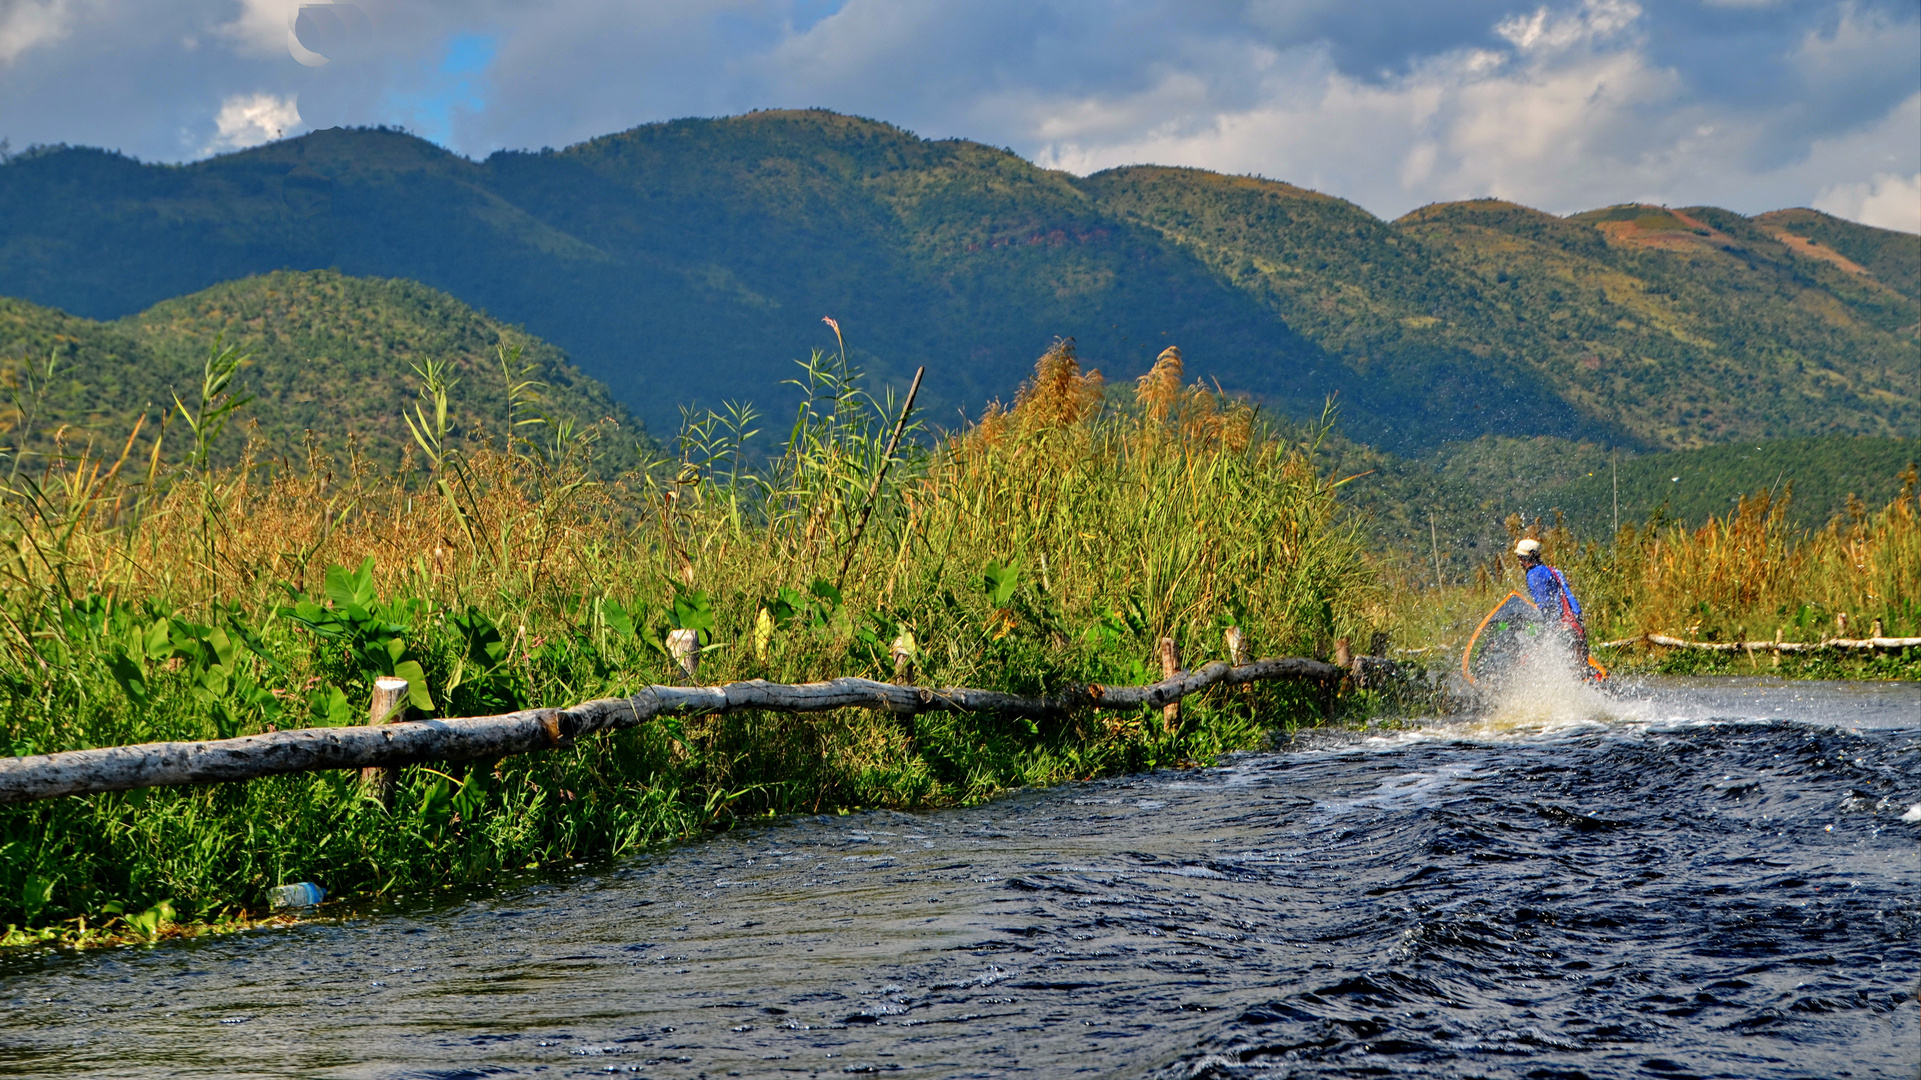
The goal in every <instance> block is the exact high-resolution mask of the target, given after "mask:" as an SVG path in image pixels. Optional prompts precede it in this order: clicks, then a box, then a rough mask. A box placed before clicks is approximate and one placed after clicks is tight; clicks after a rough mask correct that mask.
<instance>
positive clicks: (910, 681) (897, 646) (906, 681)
mask: <svg viewBox="0 0 1921 1080" xmlns="http://www.w3.org/2000/svg"><path fill="white" fill-rule="evenodd" d="M887 651H888V652H889V653H891V654H892V655H893V657H894V683H895V685H897V686H912V685H914V657H915V655H916V654H917V653H918V652H919V649H917V648H916V647H915V643H914V632H913V631H912V630H902V631H901V632H900V634H899V635H898V636H896V637H895V638H894V641H893V644H891V645H889V646H888V647H887Z"/></svg>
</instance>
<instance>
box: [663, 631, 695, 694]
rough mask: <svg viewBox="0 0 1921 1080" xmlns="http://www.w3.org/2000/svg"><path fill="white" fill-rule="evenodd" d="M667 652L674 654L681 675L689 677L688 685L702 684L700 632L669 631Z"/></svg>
mask: <svg viewBox="0 0 1921 1080" xmlns="http://www.w3.org/2000/svg"><path fill="white" fill-rule="evenodd" d="M667 651H668V652H669V653H672V654H673V657H674V661H675V662H676V663H678V664H679V665H680V670H681V673H682V674H684V675H686V676H687V683H688V685H690V686H692V685H698V684H699V682H700V631H698V630H669V631H667Z"/></svg>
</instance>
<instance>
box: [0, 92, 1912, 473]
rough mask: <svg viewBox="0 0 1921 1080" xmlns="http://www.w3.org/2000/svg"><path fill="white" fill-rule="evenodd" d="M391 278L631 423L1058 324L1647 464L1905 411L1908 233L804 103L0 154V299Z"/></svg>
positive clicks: (1092, 355) (1116, 366)
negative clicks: (1288, 164) (1337, 177)
mask: <svg viewBox="0 0 1921 1080" xmlns="http://www.w3.org/2000/svg"><path fill="white" fill-rule="evenodd" d="M320 267H333V268H337V269H339V270H340V271H342V272H343V273H347V274H356V275H378V276H383V277H404V278H411V279H414V280H418V281H421V282H424V283H426V284H428V285H431V286H433V287H435V288H438V289H444V290H446V291H447V292H449V293H452V294H453V295H454V296H457V297H459V298H460V299H461V300H463V301H465V302H466V303H469V304H473V305H475V306H478V307H482V308H484V309H486V310H487V311H489V312H491V313H493V314H494V315H496V316H498V317H500V318H502V319H505V320H509V321H512V322H515V323H520V324H523V325H525V326H526V327H527V328H528V330H529V331H531V332H532V333H534V334H538V335H539V336H541V337H542V338H545V339H547V340H550V341H553V342H554V343H556V344H557V345H559V346H561V347H563V348H565V349H567V350H568V352H569V354H570V355H571V356H572V357H573V358H574V360H575V361H576V362H577V363H579V364H580V366H581V368H582V369H583V370H584V371H586V372H587V373H588V374H590V375H593V376H595V377H596V378H599V379H601V380H604V381H605V382H606V383H607V384H608V386H609V387H610V388H611V390H612V392H613V394H614V395H615V396H616V397H617V398H619V399H620V400H622V401H623V402H625V403H627V404H628V405H629V406H631V407H632V408H633V409H634V410H635V411H636V412H638V413H639V414H640V415H641V416H642V417H643V418H644V419H646V420H647V421H648V422H649V423H651V424H652V425H654V426H655V427H657V428H671V426H672V425H673V424H674V422H675V421H676V419H677V416H678V407H679V405H681V404H682V403H690V402H700V403H706V404H714V403H717V402H718V401H720V400H721V399H725V398H753V399H757V400H759V401H761V402H762V403H763V404H769V403H773V402H776V401H777V391H776V388H777V387H778V384H779V383H780V381H781V380H782V379H785V378H787V377H788V376H789V375H790V374H791V373H792V371H793V368H792V366H791V364H790V361H791V360H793V359H795V358H797V357H799V356H802V355H804V354H805V352H806V351H807V349H808V348H810V347H812V346H815V345H824V344H830V343H831V340H832V339H831V337H830V336H829V335H828V334H827V332H826V329H825V328H824V327H822V326H821V324H820V318H821V316H823V315H832V316H835V317H836V318H838V319H839V320H840V323H841V325H842V326H843V327H844V328H845V329H846V331H847V333H848V337H849V341H850V344H851V346H852V348H853V351H854V355H855V357H856V359H857V360H858V361H860V362H861V363H862V364H864V366H866V367H868V368H869V369H870V370H871V371H873V372H874V373H875V374H876V375H878V376H880V377H881V378H883V379H887V380H892V381H894V382H897V383H899V382H904V381H905V379H906V377H908V376H910V375H911V374H912V372H913V369H914V366H915V365H917V364H921V363H925V364H927V365H928V369H929V384H928V391H927V394H928V397H927V401H928V403H929V404H930V406H932V407H933V409H934V411H933V412H932V415H934V416H935V417H936V418H937V420H939V419H941V418H944V419H945V420H946V422H948V423H952V422H955V421H958V419H959V416H958V414H956V413H955V412H954V411H953V409H954V408H955V407H962V408H966V409H969V410H974V409H977V408H978V407H979V406H980V405H981V404H983V403H984V402H985V401H986V400H988V399H990V398H992V397H1007V396H1009V395H1011V394H1012V392H1013V390H1014V388H1015V386H1016V385H1017V384H1018V382H1019V380H1020V379H1021V378H1022V377H1023V376H1024V375H1025V374H1026V373H1027V371H1028V370H1029V368H1030V366H1031V364H1032V361H1033V358H1034V357H1035V356H1036V355H1037V354H1038V353H1039V352H1040V351H1041V350H1042V349H1043V348H1044V347H1045V346H1046V344H1047V343H1048V342H1049V341H1050V340H1051V339H1052V338H1053V337H1054V336H1056V335H1062V336H1073V337H1075V338H1076V339H1077V341H1078V343H1079V346H1080V353H1081V355H1082V357H1083V358H1084V359H1085V360H1086V361H1088V362H1089V363H1091V364H1093V365H1096V366H1099V367H1101V368H1102V369H1103V370H1104V371H1106V372H1107V373H1108V374H1109V376H1110V377H1118V378H1127V377H1132V376H1134V375H1137V374H1139V373H1140V372H1141V371H1144V370H1145V369H1146V367H1147V366H1148V365H1149V364H1150V363H1151V362H1152V360H1153V357H1154V356H1155V355H1156V354H1157V353H1158V352H1159V351H1160V350H1161V348H1163V347H1164V346H1165V345H1167V344H1170V343H1178V344H1179V345H1181V347H1182V349H1183V351H1184V352H1185V353H1186V354H1187V356H1188V358H1189V371H1190V373H1191V374H1194V375H1199V376H1202V377H1208V378H1212V379H1217V380H1218V381H1219V382H1220V383H1221V384H1222V385H1223V386H1224V387H1226V388H1228V389H1230V390H1238V391H1246V392H1249V393H1252V394H1255V395H1257V396H1258V397H1260V398H1261V399H1262V400H1263V401H1265V402H1266V403H1268V404H1269V405H1270V407H1272V408H1274V409H1276V410H1277V411H1280V412H1285V413H1293V414H1303V413H1314V412H1318V411H1319V406H1320V403H1321V401H1322V399H1323V398H1324V397H1325V396H1326V395H1328V394H1330V393H1338V394H1339V395H1340V399H1341V401H1342V403H1343V416H1344V421H1345V423H1346V425H1347V427H1348V429H1349V430H1350V431H1351V432H1352V433H1353V434H1354V435H1356V436H1357V437H1360V438H1363V439H1367V440H1370V441H1373V442H1377V443H1379V444H1381V445H1383V446H1388V447H1393V448H1399V449H1405V450H1420V449H1422V448H1426V447H1432V446H1435V445H1438V444H1440V443H1443V442H1447V441H1453V440H1462V439H1471V438H1474V437H1477V436H1481V435H1490V434H1498V435H1511V436H1537V435H1548V436H1559V437H1568V438H1574V439H1585V440H1593V441H1602V442H1611V443H1618V444H1621V445H1624V446H1631V447H1641V448H1646V449H1656V448H1679V447H1686V446H1693V445H1700V444H1704V443H1708V442H1713V441H1717V440H1722V439H1728V438H1747V437H1761V436H1787V435H1813V434H1824V433H1858V434H1869V435H1888V434H1906V433H1912V431H1914V430H1915V429H1916V427H1917V425H1921V345H1917V334H1918V333H1921V294H1918V293H1917V285H1918V283H1921V238H1916V237H1911V236H1906V235H1903V234H1895V233H1888V232H1885V231H1883V230H1875V229H1867V228H1864V227H1862V226H1857V225H1853V224H1850V223H1847V222H1843V221H1839V220H1837V219H1834V218H1829V217H1826V216H1825V215H1820V214H1817V213H1815V212H1813V211H1802V210H1794V211H1782V212H1778V213H1775V214H1771V215H1763V216H1762V217H1759V218H1755V219H1746V218H1741V217H1739V216H1738V215H1734V214H1729V213H1727V212H1724V211H1715V210H1710V209H1697V210H1689V211H1680V212H1675V211H1666V210H1661V209H1659V208H1641V207H1630V208H1616V209H1613V210H1609V211H1602V212H1599V214H1598V215H1596V216H1589V215H1579V216H1577V217H1576V218H1574V219H1560V218H1555V217H1552V216H1550V215H1546V214H1541V213H1538V212H1535V211H1531V210H1527V209H1525V208H1522V207H1515V206H1511V205H1508V204H1502V203H1493V202H1481V203H1464V204H1452V205H1448V206H1437V207H1429V208H1425V209H1424V210H1422V211H1417V212H1416V213H1414V214H1411V215H1409V216H1408V217H1406V218H1403V219H1402V220H1400V221H1396V222H1385V221H1381V220H1379V219H1377V218H1374V217H1372V216H1371V215H1369V214H1367V213H1366V212H1365V211H1362V210H1361V209H1360V208H1358V207H1355V206H1353V205H1352V204H1349V203H1346V202H1344V201H1341V200H1339V199H1334V198H1331V197H1328V196H1325V195H1319V194H1316V193H1313V192H1307V191H1303V190H1301V189H1298V188H1293V187H1290V186H1288V185H1285V184H1278V183H1273V182H1269V181H1262V180H1252V179H1247V178H1235V177H1223V176H1219V175H1216V174H1211V173H1205V172H1199V171H1195V170H1184V169H1158V168H1136V169H1123V170H1115V171H1111V172H1107V173H1102V174H1098V175H1096V176H1092V177H1087V178H1084V179H1080V178H1075V177H1072V176H1069V175H1067V174H1063V173H1055V172H1049V171H1046V170H1042V169H1038V168H1036V167H1034V166H1033V165H1031V164H1029V163H1027V162H1025V161H1022V160H1021V159H1020V158H1018V157H1015V156H1014V155H1012V154H1009V153H1006V152H1003V151H999V150H995V149H992V148H989V147H984V146H980V145H977V144H973V143H968V142H963V141H940V142H931V141H926V140H921V139H918V138H915V137H914V136H913V135H911V134H909V133H907V132H904V131H901V130H900V129H898V128H894V127H891V126H889V125H886V124H881V123H875V122H872V121H867V120H860V119H856V118H851V117H845V116H840V115H837V114H833V113H827V112H819V111H805V112H762V113H753V114H749V115H746V116H740V117H733V118H729V119H723V120H685V121H675V122H672V123H666V124H653V125H648V126H645V127H641V128H636V129H634V130H632V131H627V132H622V133H620V134H616V135H609V136H606V137H603V138H599V139H594V140H591V141H589V142H585V143H582V144H579V145H577V146H573V147H569V148H567V149H565V150H561V151H542V152H539V153H515V152H503V153H499V154H495V155H494V156H492V157H490V158H488V159H487V160H485V161H482V162H474V161H469V160H466V159H464V158H460V157H458V156H455V155H452V154H449V153H447V152H445V151H442V150H440V149H438V148H436V147H434V146H432V145H430V144H428V143H425V142H423V141H421V140H418V139H415V138H412V137H411V136H407V135H404V134H401V133H398V132H392V131H364V130H363V131H345V130H338V129H336V130H330V131H322V132H317V133H314V134H311V135H307V136H303V137H301V138H298V139H291V140H287V141H285V142H280V143H275V144H271V145H268V146H263V147H258V148H255V149H253V150H248V151H244V152H241V153H237V154H231V155H226V156H224V157H220V158H214V159H211V160H208V161H203V162H197V163H194V164H190V165H185V166H149V165H142V164H140V163H137V162H134V161H131V160H129V159H126V158H123V157H119V156H117V155H113V154H108V153H104V152H100V151H92V150H73V149H55V150H39V151H36V152H33V153H29V154H25V155H19V156H16V157H15V158H14V159H13V160H11V161H10V162H9V163H7V164H6V165H4V166H0V294H6V295H16V296H20V297H24V298H26V299H28V300H31V301H34V302H35V303H38V304H43V305H50V306H55V307H59V308H63V309H65V310H68V311H72V312H75V313H77V314H81V315H87V316H91V317H94V318H103V319H104V318H119V317H122V316H125V315H128V314H131V313H133V312H136V311H139V310H142V309H144V308H146V307H149V306H151V305H153V304H155V303H158V302H160V301H162V300H165V299H168V298H171V297H175V296H179V295H182V294H185V293H189V292H194V291H197V290H200V289H204V288H206V287H208V286H210V285H213V284H215V283H218V282H220V281H224V280H229V279H233V278H238V277H244V276H247V275H251V274H257V273H262V272H266V271H271V270H276V269H282V268H292V269H307V268H320Z"/></svg>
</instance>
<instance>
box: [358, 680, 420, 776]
mask: <svg viewBox="0 0 1921 1080" xmlns="http://www.w3.org/2000/svg"><path fill="white" fill-rule="evenodd" d="M407 690H408V686H407V680H405V679H400V678H396V677H394V676H392V675H382V676H381V677H380V678H378V679H375V680H374V696H373V702H372V704H370V705H369V706H368V707H367V723H368V724H369V725H370V726H374V727H378V726H379V725H381V724H398V723H401V722H402V721H404V720H406V719H407ZM360 786H361V787H362V788H363V789H364V790H365V791H366V792H367V794H368V795H369V796H370V797H372V798H373V799H375V800H377V801H379V803H380V805H382V806H385V807H388V808H390V809H391V808H392V807H393V804H394V791H395V790H396V789H398V788H399V787H400V770H399V769H398V768H393V767H387V768H381V767H379V766H369V767H368V768H365V769H362V770H360Z"/></svg>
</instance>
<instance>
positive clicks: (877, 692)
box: [0, 657, 1350, 803]
mask: <svg viewBox="0 0 1921 1080" xmlns="http://www.w3.org/2000/svg"><path fill="white" fill-rule="evenodd" d="M1349 674H1350V672H1349V671H1348V669H1346V668H1342V667H1338V666H1336V665H1334V664H1329V663H1326V662H1323V661H1320V660H1308V659H1303V658H1299V657H1284V658H1280V659H1270V660H1255V661H1253V662H1251V663H1246V664H1241V665H1239V666H1229V665H1227V664H1224V663H1219V662H1215V663H1211V664H1207V665H1205V666H1203V667H1200V668H1197V669H1196V670H1193V671H1183V672H1178V673H1176V674H1175V675H1174V676H1173V677H1172V678H1169V679H1165V680H1163V681H1161V682H1157V683H1150V684H1148V685H1146V686H1101V685H1099V684H1097V683H1088V684H1085V685H1079V686H1074V687H1071V688H1069V689H1067V690H1064V691H1062V692H1061V693H1059V694H1055V695H1051V696H1044V697H1021V696H1019V695H1015V694H1006V693H1001V692H999V691H995V690H970V689H966V688H964V687H956V688H952V689H945V690H935V689H927V688H923V687H917V686H902V685H897V684H894V683H883V682H875V681H874V680H872V679H856V678H841V679H830V680H828V681H827V682H817V683H800V684H797V685H796V684H788V683H772V682H767V681H765V680H762V679H753V680H751V681H748V682H737V683H728V684H726V685H723V686H650V687H648V688H646V689H645V690H642V691H641V692H640V693H638V694H635V695H633V696H632V697H624V698H603V699H601V700H598V701H589V702H585V703H583V704H580V705H575V706H573V707H572V708H566V709H523V710H521V711H520V712H512V713H506V714H505V715H501V716H470V717H461V718H457V719H446V720H437V719H425V720H403V721H400V722H398V723H386V724H375V725H367V726H362V727H326V728H303V729H300V730H297V731H275V732H268V733H266V734H261V735H246V736H242V737H240V738H237V739H218V740H212V741H208V742H165V743H145V744H142V745H139V746H112V747H102V748H100V749H95V750H69V751H64V752H61V753H57V754H34V755H31V756H28V757H16V758H6V759H0V803H19V802H32V801H34V800H37V799H53V798H59V797H60V796H63V795H92V794H98V793H101V792H108V791H130V790H133V789H135V788H153V787H169V786H173V785H177V784H208V783H221V782H226V781H233V780H251V779H254V778H256V777H262V776H274V775H278V774H282V773H294V772H308V771H312V770H317V769H368V768H393V767H397V766H401V765H413V764H419V763H422V762H429V761H445V762H455V761H475V760H481V759H491V758H502V757H508V756H511V755H514V754H525V753H530V752H533V751H539V750H552V749H559V748H562V747H566V746H569V745H571V744H572V743H573V742H574V741H575V740H577V739H579V738H581V737H583V736H587V735H593V734H597V733H600V732H606V731H619V730H623V729H625V728H632V727H638V726H640V725H642V724H644V723H646V722H647V721H649V720H651V719H653V718H654V717H657V716H706V715H712V714H718V713H730V712H740V711H743V710H751V709H764V710H771V711H778V712H822V711H825V710H829V709H878V710H880V711H883V712H889V713H897V714H902V715H914V714H918V713H929V712H953V713H1000V714H1003V715H1012V716H1024V717H1031V718H1040V717H1050V716H1062V715H1066V714H1068V713H1070V712H1074V711H1076V710H1079V709H1088V708H1103V709H1132V708H1136V707H1139V706H1147V707H1149V708H1162V707H1164V706H1167V705H1170V704H1173V703H1174V702H1176V701H1179V700H1180V699H1181V698H1183V697H1185V696H1187V695H1188V694H1193V693H1197V692H1199V691H1201V690H1205V689H1207V688H1208V687H1210V686H1215V685H1219V684H1226V685H1229V686H1235V685H1240V684H1244V683H1252V682H1262V681H1267V680H1274V679H1314V680H1322V681H1329V680H1335V679H1339V678H1342V677H1344V676H1347V675H1349Z"/></svg>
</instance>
